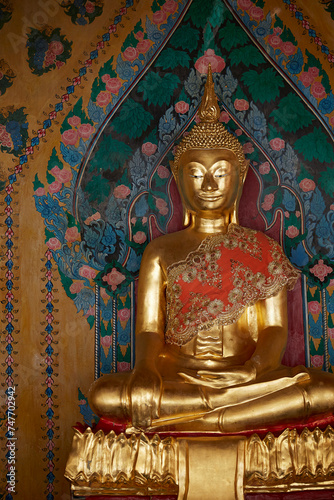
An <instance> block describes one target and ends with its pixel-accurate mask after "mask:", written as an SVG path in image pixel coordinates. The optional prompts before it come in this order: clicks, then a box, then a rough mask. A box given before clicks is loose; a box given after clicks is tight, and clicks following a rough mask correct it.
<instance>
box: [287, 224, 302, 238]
mask: <svg viewBox="0 0 334 500" xmlns="http://www.w3.org/2000/svg"><path fill="white" fill-rule="evenodd" d="M285 234H286V235H287V237H288V238H296V236H298V235H299V229H298V228H297V227H296V226H289V227H288V229H287V230H286V231H285Z"/></svg>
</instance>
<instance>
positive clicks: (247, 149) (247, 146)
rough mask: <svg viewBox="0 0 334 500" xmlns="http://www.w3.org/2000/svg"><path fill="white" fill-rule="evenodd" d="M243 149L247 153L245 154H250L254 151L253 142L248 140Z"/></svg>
mask: <svg viewBox="0 0 334 500" xmlns="http://www.w3.org/2000/svg"><path fill="white" fill-rule="evenodd" d="M242 149H243V151H244V153H245V155H247V154H250V153H253V151H254V147H253V144H252V143H251V142H246V143H245V144H244V145H243V146H242Z"/></svg>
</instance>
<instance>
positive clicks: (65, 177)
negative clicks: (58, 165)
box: [57, 168, 72, 184]
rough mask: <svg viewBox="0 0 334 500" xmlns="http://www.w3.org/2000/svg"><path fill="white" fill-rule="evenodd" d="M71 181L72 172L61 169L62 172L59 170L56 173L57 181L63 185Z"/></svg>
mask: <svg viewBox="0 0 334 500" xmlns="http://www.w3.org/2000/svg"><path fill="white" fill-rule="evenodd" d="M71 179H72V172H70V171H69V170H66V169H65V168H63V170H59V172H58V173H57V180H58V181H59V182H61V183H63V184H66V182H69V181H70V180H71Z"/></svg>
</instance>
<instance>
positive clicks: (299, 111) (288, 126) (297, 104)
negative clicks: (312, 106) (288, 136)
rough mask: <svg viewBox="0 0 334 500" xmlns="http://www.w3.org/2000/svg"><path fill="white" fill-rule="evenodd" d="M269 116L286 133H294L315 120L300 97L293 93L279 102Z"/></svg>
mask: <svg viewBox="0 0 334 500" xmlns="http://www.w3.org/2000/svg"><path fill="white" fill-rule="evenodd" d="M270 116H271V117H272V118H273V119H274V120H275V122H276V123H277V124H278V125H279V126H280V127H282V128H283V129H284V130H286V131H287V132H296V131H297V130H299V129H301V128H304V127H307V126H308V125H310V124H311V123H312V121H313V120H314V119H315V118H314V116H313V114H312V113H311V112H310V111H309V110H308V109H307V107H306V106H305V105H304V104H303V102H302V100H301V99H300V97H298V95H297V94H294V93H293V92H291V93H290V94H288V95H287V96H285V97H283V98H282V99H281V100H280V102H279V103H278V105H277V108H276V109H274V111H273V112H272V113H271V114H270Z"/></svg>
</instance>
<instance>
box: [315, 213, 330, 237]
mask: <svg viewBox="0 0 334 500" xmlns="http://www.w3.org/2000/svg"><path fill="white" fill-rule="evenodd" d="M329 232H330V227H329V224H328V222H327V220H326V217H325V216H324V217H322V218H321V220H320V222H319V223H318V224H317V225H316V228H315V233H316V235H317V236H318V238H323V239H327V238H328V235H329Z"/></svg>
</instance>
